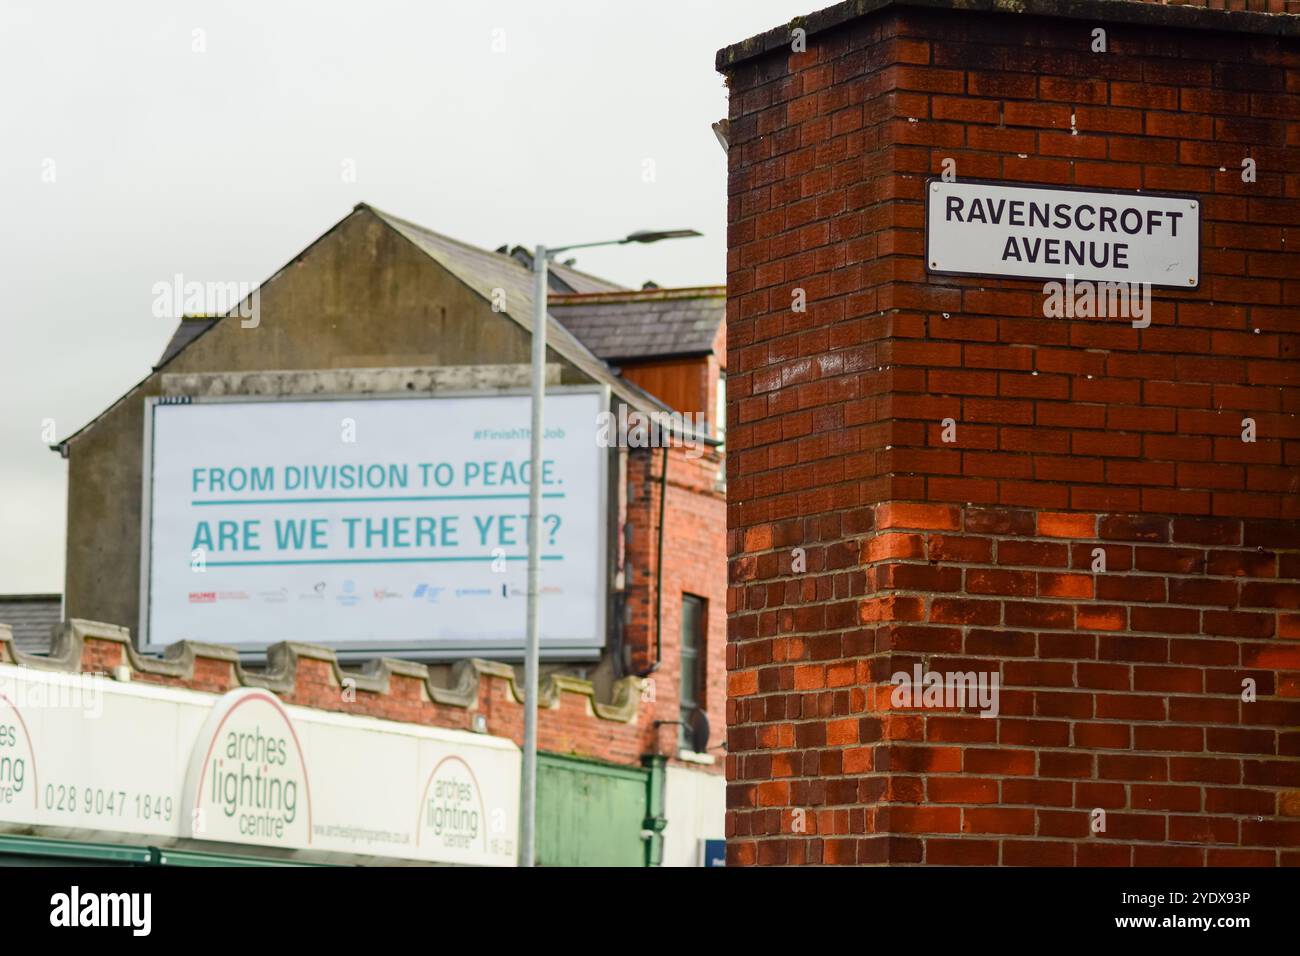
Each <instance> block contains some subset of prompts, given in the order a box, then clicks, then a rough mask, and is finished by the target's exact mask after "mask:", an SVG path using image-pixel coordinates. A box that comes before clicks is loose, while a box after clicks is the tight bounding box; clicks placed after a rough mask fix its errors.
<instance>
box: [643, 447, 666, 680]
mask: <svg viewBox="0 0 1300 956" xmlns="http://www.w3.org/2000/svg"><path fill="white" fill-rule="evenodd" d="M667 504H668V446H667V445H666V444H665V445H664V464H663V468H661V469H660V472H659V541H658V543H657V544H656V546H655V550H656V555H655V659H654V663H653V664H651V665H650V666H649V667H647V668H645V669H644V670H642V671H640V672H638V673H637V675H636V676H637V677H649V676H650V675H651V674H653V673H654V672H655V671H657V670H658V669H659V665H660V664H661V663H663V656H664V653H663V652H664V644H663V623H664V511H665V508H666V506H667Z"/></svg>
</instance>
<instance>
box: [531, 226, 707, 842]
mask: <svg viewBox="0 0 1300 956" xmlns="http://www.w3.org/2000/svg"><path fill="white" fill-rule="evenodd" d="M698 235H700V233H698V232H696V231H695V230H694V229H670V230H665V231H658V232H651V231H643V232H634V233H632V234H631V235H628V236H625V237H624V238H622V239H610V240H606V241H605V242H584V243H580V244H578V245H572V246H560V247H558V248H555V249H548V248H547V247H546V246H538V247H537V249H536V250H535V252H534V253H533V282H534V285H533V354H532V359H533V365H532V403H531V416H530V419H531V420H530V423H529V429H530V430H529V436H528V612H527V613H528V623H527V626H526V629H525V638H524V768H523V770H524V773H523V786H522V793H521V799H520V809H519V814H520V818H521V819H520V826H519V865H520V866H533V865H535V862H536V853H537V684H538V675H537V671H538V657H539V653H538V651H539V646H540V642H541V620H540V619H541V586H540V583H541V573H542V567H541V565H542V545H541V540H542V483H541V482H540V481H538V480H537V476H538V475H540V474H541V469H542V423H543V414H542V411H543V409H542V406H543V403H544V402H545V400H546V314H547V308H546V305H547V291H548V288H549V287H548V280H547V274H546V273H547V267H548V265H549V262H550V259H551V257H552V256H554V255H556V254H558V253H561V252H568V251H569V250H571V249H590V248H593V247H595V246H622V245H627V244H628V243H630V242H640V243H649V242H658V241H660V240H661V239H685V238H688V237H690V236H698Z"/></svg>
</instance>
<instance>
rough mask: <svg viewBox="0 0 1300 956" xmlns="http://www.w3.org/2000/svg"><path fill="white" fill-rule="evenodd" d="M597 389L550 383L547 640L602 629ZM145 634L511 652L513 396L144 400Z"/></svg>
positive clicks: (522, 441) (519, 531)
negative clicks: (554, 386) (553, 388)
mask: <svg viewBox="0 0 1300 956" xmlns="http://www.w3.org/2000/svg"><path fill="white" fill-rule="evenodd" d="M607 407H608V400H607V398H606V394H605V392H604V391H603V390H592V389H572V390H560V391H557V392H554V393H552V394H549V395H548V396H547V400H546V416H545V417H546V434H545V436H544V440H543V454H542V457H543V464H542V467H541V469H540V476H541V481H542V503H543V512H542V534H543V541H542V574H541V586H542V602H541V646H542V653H543V655H548V656H551V657H559V656H568V657H584V656H586V657H591V656H595V655H596V654H597V653H598V652H599V649H600V648H601V647H602V646H603V645H604V618H605V613H604V612H605V590H606V589H605V584H606V566H605V551H606V540H607V538H606V535H607V520H606V510H605V501H606V494H605V491H606V473H607V455H608V450H607V449H605V448H602V447H600V446H599V445H598V443H597V441H596V418H597V415H599V414H600V413H601V412H603V411H605V410H606V409H607ZM145 430H146V437H145V463H144V475H145V481H144V544H145V547H144V549H143V550H144V556H143V569H142V578H141V580H142V585H141V630H142V632H143V634H142V644H143V646H145V647H146V648H148V649H151V650H156V649H159V648H161V647H164V646H166V645H168V644H171V643H173V642H175V641H179V640H196V641H209V642H212V643H217V644H229V645H234V646H237V647H239V648H240V649H242V650H248V651H254V652H256V651H261V650H264V649H265V648H266V647H267V646H268V645H270V644H274V643H276V642H278V641H286V640H291V641H305V642H310V643H313V644H326V645H330V646H333V647H335V648H337V649H338V650H339V651H340V652H341V654H342V656H344V657H348V656H361V655H364V656H374V655H375V654H377V653H385V652H400V653H402V654H403V655H404V656H412V655H424V656H429V657H464V656H467V655H491V656H495V657H510V656H516V655H518V654H519V653H520V652H521V649H522V647H523V641H524V627H525V607H526V603H527V555H528V543H527V521H528V491H529V480H530V474H529V472H530V465H529V399H528V396H526V395H510V394H492V395H487V396H482V395H478V396H472V397H471V396H452V397H429V396H421V397H410V398H406V397H400V398H389V397H384V398H349V399H338V398H330V399H303V400H300V399H284V400H268V399H247V400H246V399H234V400H208V401H194V402H182V403H177V402H174V401H159V400H151V401H150V402H149V404H148V405H147V408H146V429H145Z"/></svg>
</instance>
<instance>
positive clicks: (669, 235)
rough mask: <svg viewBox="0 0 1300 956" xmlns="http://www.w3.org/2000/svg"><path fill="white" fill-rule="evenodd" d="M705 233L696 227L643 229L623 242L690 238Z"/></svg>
mask: <svg viewBox="0 0 1300 956" xmlns="http://www.w3.org/2000/svg"><path fill="white" fill-rule="evenodd" d="M699 235H703V233H699V232H696V231H695V230H694V229H661V230H654V231H651V230H648V229H643V230H641V231H640V232H634V233H632V234H631V235H629V236H628V237H627V238H626V239H624V240H623V242H658V241H659V240H660V239H689V238H691V237H692V236H699Z"/></svg>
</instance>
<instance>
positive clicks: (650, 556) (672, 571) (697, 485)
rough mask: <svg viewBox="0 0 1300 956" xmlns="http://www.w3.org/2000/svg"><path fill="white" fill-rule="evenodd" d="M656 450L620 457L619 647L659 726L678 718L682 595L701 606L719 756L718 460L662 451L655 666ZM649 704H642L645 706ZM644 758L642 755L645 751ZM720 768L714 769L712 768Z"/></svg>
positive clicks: (721, 601)
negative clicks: (623, 475)
mask: <svg viewBox="0 0 1300 956" xmlns="http://www.w3.org/2000/svg"><path fill="white" fill-rule="evenodd" d="M663 464H664V453H663V450H662V449H657V448H656V449H647V450H642V451H634V452H631V453H630V454H629V456H628V493H629V504H628V535H627V538H626V540H627V560H628V572H629V577H628V586H629V598H628V615H627V626H626V643H627V645H628V651H629V661H630V669H631V670H632V671H633V672H636V673H642V672H645V673H648V674H649V679H650V681H651V682H652V683H651V685H650V687H649V688H648V695H649V696H651V697H652V698H653V709H654V711H655V713H656V714H657V719H659V720H678V719H680V718H679V700H680V693H679V691H680V687H681V684H680V681H681V657H680V648H681V627H682V620H681V617H682V613H681V612H682V595H683V594H693V595H695V596H697V597H701V598H704V599H705V601H706V614H707V623H706V633H705V646H704V657H705V695H704V708H705V710H706V711H707V712H708V715H709V724H710V727H711V734H710V741H709V743H710V747H711V748H716V749H713V750H712V754H713V756H715V757H720V756H721V745H722V743H723V741H724V740H725V735H726V643H727V584H726V578H725V575H724V574H723V573H722V571H723V568H724V566H725V562H726V555H725V545H724V541H725V531H726V510H725V504H724V501H723V497H722V490H721V487H720V485H721V481H722V479H721V476H720V472H721V469H722V462H721V460H720V459H719V457H718V456H717V455H715V454H711V453H709V454H704V455H702V456H701V457H696V458H691V457H688V456H687V453H686V451H685V450H684V449H680V448H675V449H672V450H670V452H669V459H668V499H667V508H666V510H665V513H664V551H663V556H664V573H663V583H662V599H663V617H662V621H661V622H660V627H661V628H662V632H661V633H662V643H663V648H662V660H661V661H660V664H659V667H658V668H657V669H655V670H653V671H650V668H651V666H652V664H653V662H654V659H655V604H656V600H657V597H656V574H655V571H656V567H657V560H658V528H659V494H660V491H659V488H660V478H661V477H662V474H663V472H662V469H663ZM649 704H651V701H649V700H648V701H647V705H649ZM677 734H678V728H677V727H676V726H671V725H669V726H664V727H662V728H661V729H660V731H659V736H658V738H657V739H658V743H659V745H660V747H661V748H662V752H664V753H672V754H676V752H677ZM647 752H649V751H647ZM718 767H719V769H721V763H720V762H719V764H718Z"/></svg>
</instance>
